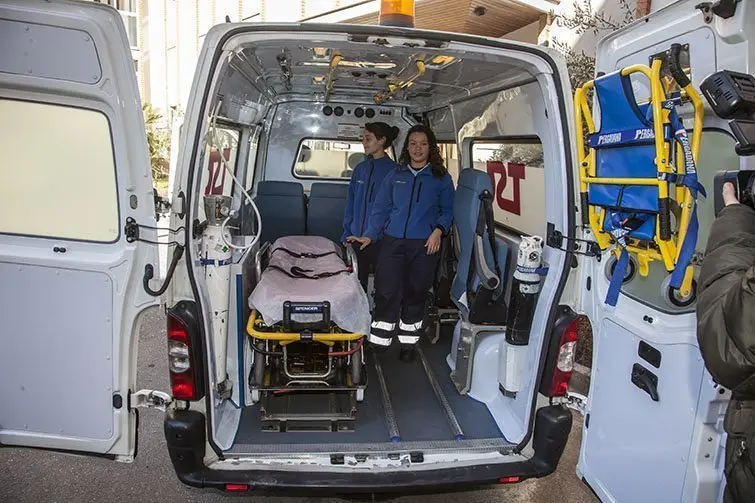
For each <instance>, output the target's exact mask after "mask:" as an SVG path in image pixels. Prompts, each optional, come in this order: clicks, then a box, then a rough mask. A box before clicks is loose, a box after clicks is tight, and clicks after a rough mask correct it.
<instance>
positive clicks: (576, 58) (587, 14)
mask: <svg viewBox="0 0 755 503" xmlns="http://www.w3.org/2000/svg"><path fill="white" fill-rule="evenodd" d="M609 1H610V0H609ZM619 7H620V8H621V11H622V14H623V18H622V19H620V20H616V19H614V18H613V17H611V16H608V15H606V14H605V13H603V12H600V11H597V12H596V11H595V10H594V9H593V6H592V3H591V0H582V2H581V3H577V2H575V4H574V12H573V13H572V14H570V15H563V14H558V15H556V14H553V16H554V21H555V22H556V25H558V26H559V27H565V28H569V29H570V30H572V31H574V32H576V33H577V34H578V35H584V34H585V33H587V32H588V31H589V32H592V33H593V34H594V35H595V36H598V35H605V32H607V31H615V30H618V29H620V28H623V27H624V26H627V25H628V24H630V23H631V22H632V21H634V9H633V8H632V6H631V5H630V2H629V0H619ZM552 44H553V47H554V48H556V49H557V50H559V51H560V52H561V53H562V54H563V55H564V57H565V58H566V66H567V68H568V69H569V80H570V81H571V86H572V91H573V90H575V89H576V88H578V87H580V86H581V85H582V84H584V83H585V82H587V81H589V80H592V79H593V78H594V77H595V55H592V54H585V52H584V51H579V52H576V51H575V50H574V49H573V48H572V47H570V46H569V45H568V44H566V43H564V42H562V41H560V40H558V39H557V38H555V37H554V38H553V40H552Z"/></svg>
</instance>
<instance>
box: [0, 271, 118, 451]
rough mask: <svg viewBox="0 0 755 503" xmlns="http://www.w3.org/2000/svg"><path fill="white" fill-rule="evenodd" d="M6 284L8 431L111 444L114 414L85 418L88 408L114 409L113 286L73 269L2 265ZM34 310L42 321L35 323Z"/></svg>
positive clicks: (1, 355) (0, 295) (1, 382)
mask: <svg viewBox="0 0 755 503" xmlns="http://www.w3.org/2000/svg"><path fill="white" fill-rule="evenodd" d="M0 277H1V278H3V281H1V282H0V299H2V303H3V332H5V333H7V334H9V335H11V337H8V338H4V342H3V350H2V351H0V367H1V368H2V369H3V375H5V376H8V377H10V376H12V378H5V379H0V397H2V398H3V403H5V404H6V406H3V407H0V425H2V428H3V430H17V431H20V432H25V431H34V432H39V433H46V434H49V435H51V436H52V437H53V438H63V437H71V436H76V437H78V436H89V437H91V438H96V439H100V440H105V439H107V438H109V437H110V436H111V435H112V433H113V413H112V408H111V407H96V406H95V407H86V413H85V414H82V408H83V406H84V405H85V404H87V403H88V404H102V403H104V404H112V401H113V397H112V394H113V387H114V383H113V349H114V348H113V339H112V338H111V337H110V336H109V334H111V333H112V331H113V320H112V319H111V318H110V316H109V315H108V316H105V315H103V314H102V313H111V312H112V310H113V293H114V292H113V290H114V289H115V285H114V282H113V279H112V278H110V277H109V276H108V275H107V274H106V273H104V272H98V271H85V270H76V267H75V266H74V265H73V264H71V268H70V269H66V268H54V267H49V266H45V265H32V264H29V265H18V264H10V263H7V262H5V263H0ZM64 291H65V292H66V295H60V292H64ZM30 308H32V309H33V310H34V312H35V313H38V314H37V315H36V316H30V312H29V310H30ZM61 320H65V323H60V321H61ZM115 349H116V352H117V348H115ZM72 352H73V353H76V354H84V355H86V356H87V363H86V365H82V362H81V360H79V359H72V358H66V355H68V354H71V353H72ZM31 362H33V365H30V363H31ZM11 404H13V405H11ZM16 404H23V406H18V405H16ZM4 436H5V432H4ZM3 440H4V441H5V438H4V439H3Z"/></svg>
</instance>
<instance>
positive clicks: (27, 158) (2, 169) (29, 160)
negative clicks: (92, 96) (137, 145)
mask: <svg viewBox="0 0 755 503" xmlns="http://www.w3.org/2000/svg"><path fill="white" fill-rule="evenodd" d="M0 117H3V118H4V119H5V120H6V121H7V122H8V123H9V124H13V127H12V128H7V130H5V131H4V133H3V134H2V135H0V149H2V151H3V152H5V156H6V158H5V159H4V160H3V162H2V163H0V179H2V180H3V183H2V184H0V215H3V217H2V218H0V232H2V233H9V234H22V235H29V236H43V237H52V238H59V239H76V240H86V241H98V242H113V241H115V240H117V239H118V235H119V229H120V225H119V221H118V218H119V217H118V192H117V186H116V177H115V159H114V157H113V144H112V138H111V133H110V124H109V122H108V119H107V117H106V116H105V114H103V113H101V112H98V111H94V110H85V109H81V108H74V107H67V106H59V105H50V104H45V103H32V102H27V101H15V100H7V99H0ZM41 138H44V148H40V139H41Z"/></svg>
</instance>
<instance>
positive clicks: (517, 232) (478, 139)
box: [459, 134, 545, 238]
mask: <svg viewBox="0 0 755 503" xmlns="http://www.w3.org/2000/svg"><path fill="white" fill-rule="evenodd" d="M465 141H467V142H469V151H468V159H467V160H468V162H469V167H468V168H462V167H461V158H462V153H461V152H459V165H460V171H461V169H475V168H474V156H473V151H474V145H475V143H508V144H517V145H523V144H526V145H540V146H541V148H542V149H543V152H544V151H545V147H544V146H543V141H542V140H541V139H540V137H539V136H538V135H536V134H531V135H510V136H473V137H467V138H465ZM543 170H545V159H543ZM493 190H494V191H495V187H493ZM544 190H545V186H543V191H544ZM493 225H494V227H495V228H496V229H497V230H500V231H503V232H505V233H508V234H510V235H513V236H516V237H519V238H521V237H523V236H532V235H533V234H531V233H529V232H524V231H522V230H521V229H517V228H515V227H511V226H509V225H506V224H503V223H501V222H499V221H498V220H496V219H495V218H494V219H493Z"/></svg>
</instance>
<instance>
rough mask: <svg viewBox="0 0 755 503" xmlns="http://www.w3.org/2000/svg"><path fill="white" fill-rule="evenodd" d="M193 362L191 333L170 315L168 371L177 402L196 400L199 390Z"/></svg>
mask: <svg viewBox="0 0 755 503" xmlns="http://www.w3.org/2000/svg"><path fill="white" fill-rule="evenodd" d="M191 362H192V349H191V338H190V337H189V331H188V329H187V328H186V325H185V324H184V323H183V322H182V321H181V320H180V319H178V318H176V317H175V316H173V315H171V314H170V313H168V370H169V371H170V388H171V392H172V394H173V398H174V399H176V400H196V397H197V389H196V385H195V383H194V369H193V368H192V366H191Z"/></svg>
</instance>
